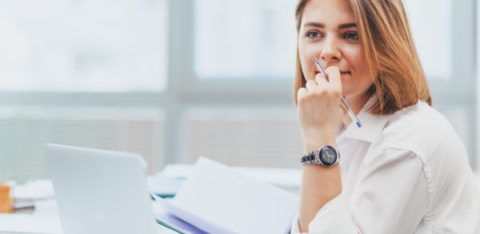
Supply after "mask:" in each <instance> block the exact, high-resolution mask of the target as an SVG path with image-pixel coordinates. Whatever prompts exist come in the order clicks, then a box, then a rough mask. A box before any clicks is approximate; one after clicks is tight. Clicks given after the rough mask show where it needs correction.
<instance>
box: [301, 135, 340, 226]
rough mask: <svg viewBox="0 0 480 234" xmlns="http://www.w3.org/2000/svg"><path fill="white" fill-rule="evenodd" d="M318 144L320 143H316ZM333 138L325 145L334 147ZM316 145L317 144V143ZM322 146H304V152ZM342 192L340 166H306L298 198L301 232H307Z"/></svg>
mask: <svg viewBox="0 0 480 234" xmlns="http://www.w3.org/2000/svg"><path fill="white" fill-rule="evenodd" d="M317 142H320V141H317ZM334 142H335V140H334V138H333V139H331V140H329V141H326V143H328V144H330V145H332V146H335V144H334ZM317 144H318V143H317ZM322 146H323V145H316V144H308V143H307V144H305V152H311V151H313V150H316V149H318V148H320V147H322ZM341 191H342V181H341V175H340V166H339V164H336V165H334V166H332V167H324V166H321V165H314V164H307V165H305V166H304V167H303V171H302V189H301V197H300V211H299V227H300V231H301V232H308V224H309V223H310V222H311V221H312V220H313V218H314V217H315V215H316V214H317V212H318V211H319V210H320V208H322V207H323V206H324V205H325V204H326V203H327V202H328V201H330V200H331V199H333V198H335V197H336V196H338V195H339V194H340V193H341Z"/></svg>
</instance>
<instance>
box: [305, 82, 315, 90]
mask: <svg viewBox="0 0 480 234" xmlns="http://www.w3.org/2000/svg"><path fill="white" fill-rule="evenodd" d="M316 86H317V83H316V82H315V81H314V80H307V84H306V85H305V87H306V88H307V91H313V90H315V89H316Z"/></svg>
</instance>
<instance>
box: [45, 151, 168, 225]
mask: <svg viewBox="0 0 480 234" xmlns="http://www.w3.org/2000/svg"><path fill="white" fill-rule="evenodd" d="M47 150H48V153H47V160H48V165H49V168H50V173H51V178H52V182H53V187H54V190H55V198H56V201H57V205H58V212H59V215H60V221H61V224H62V229H63V233H66V234H85V233H89V234H97V233H98V234H109V233H112V234H113V233H115V234H132V233H142V234H157V233H159V228H158V226H159V225H158V224H157V223H156V221H155V218H154V211H153V208H152V201H151V198H150V196H149V192H148V189H147V184H146V170H145V167H144V165H143V164H142V159H141V157H140V156H139V155H136V154H133V153H124V152H113V151H105V150H97V149H88V148H80V147H74V146H65V145H56V144H47Z"/></svg>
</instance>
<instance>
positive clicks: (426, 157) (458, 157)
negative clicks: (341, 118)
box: [291, 102, 480, 234]
mask: <svg viewBox="0 0 480 234" xmlns="http://www.w3.org/2000/svg"><path fill="white" fill-rule="evenodd" d="M358 117H359V119H360V121H361V122H362V125H363V126H362V127H361V128H358V127H356V126H355V125H354V124H350V125H349V126H348V127H347V128H346V129H344V130H340V129H339V131H338V134H337V147H338V151H339V152H340V168H341V175H342V187H343V191H342V193H341V194H340V195H339V196H337V197H336V198H334V199H332V200H331V201H329V202H328V203H327V204H326V205H325V206H323V207H322V208H321V209H320V210H319V211H318V213H317V214H316V216H315V218H314V219H313V220H312V222H311V223H310V225H309V226H308V228H309V232H310V233H349V234H350V233H364V234H383V233H388V234H390V233H399V234H405V233H417V234H424V233H442V234H443V233H461V234H469V233H480V184H479V182H478V181H476V178H475V177H474V176H473V173H472V171H471V169H470V166H469V164H468V159H467V153H466V151H465V149H464V146H463V144H462V143H461V142H460V140H459V137H458V136H457V134H456V133H455V131H454V129H453V128H452V126H451V125H450V123H449V122H448V121H447V120H446V119H445V118H444V117H443V116H442V115H441V114H440V113H439V112H437V111H435V110H434V109H433V108H431V107H430V106H429V105H428V104H426V103H424V102H418V103H417V104H416V105H413V106H410V107H407V108H405V109H403V110H400V111H397V112H395V113H394V114H391V115H373V114H370V113H368V112H366V111H365V110H362V111H361V112H360V113H359V115H358ZM291 232H292V233H298V232H299V228H298V222H297V219H295V221H294V222H293V225H292V230H291Z"/></svg>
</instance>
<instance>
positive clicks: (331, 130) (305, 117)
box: [297, 66, 345, 153]
mask: <svg viewBox="0 0 480 234" xmlns="http://www.w3.org/2000/svg"><path fill="white" fill-rule="evenodd" d="M326 73H327V75H328V79H327V77H325V75H324V74H320V73H319V74H317V75H316V76H315V80H307V83H306V87H305V88H300V89H299V90H298V93H297V110H298V116H299V121H300V128H301V130H302V137H303V142H304V147H305V153H308V152H311V151H314V150H316V149H318V148H320V147H321V146H323V145H324V144H330V145H335V128H336V127H337V126H338V124H339V123H340V121H341V119H342V116H343V115H344V113H345V111H344V109H343V107H342V106H341V102H340V98H341V95H342V82H341V77H340V71H339V69H338V68H337V67H335V66H331V67H328V68H327V69H326Z"/></svg>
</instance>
